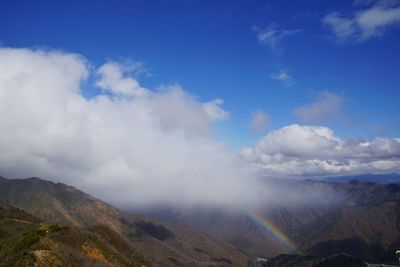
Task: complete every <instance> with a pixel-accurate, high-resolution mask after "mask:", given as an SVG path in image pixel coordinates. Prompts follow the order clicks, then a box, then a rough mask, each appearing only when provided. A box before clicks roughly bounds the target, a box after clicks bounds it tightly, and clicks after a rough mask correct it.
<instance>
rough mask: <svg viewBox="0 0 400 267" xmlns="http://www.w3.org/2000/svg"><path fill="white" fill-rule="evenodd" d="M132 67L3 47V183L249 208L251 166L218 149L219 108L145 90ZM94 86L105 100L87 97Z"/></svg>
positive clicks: (178, 91)
mask: <svg viewBox="0 0 400 267" xmlns="http://www.w3.org/2000/svg"><path fill="white" fill-rule="evenodd" d="M126 69H127V67H126V66H124V65H121V64H119V63H117V62H108V63H106V64H104V65H102V66H100V67H99V68H97V69H94V70H93V67H91V66H89V63H88V62H87V60H86V59H85V58H83V57H82V56H80V55H77V54H70V53H64V52H60V51H42V50H30V49H10V48H0V114H1V115H0V125H1V127H0V175H2V176H5V177H10V178H14V177H31V176H38V177H42V178H46V179H51V180H55V181H62V182H64V183H68V184H72V185H75V186H78V187H79V188H81V189H83V190H85V191H87V192H90V193H92V194H94V195H96V196H98V197H101V198H102V199H105V200H107V201H110V202H112V203H118V204H119V205H144V204H149V205H151V204H157V203H166V202H168V203H170V204H174V205H190V204H191V203H197V204H210V203H212V204H224V203H225V204H226V203H231V204H235V203H236V204H238V202H243V203H245V202H251V201H252V198H253V197H252V196H251V194H250V193H248V192H246V190H247V189H246V188H249V189H248V190H250V188H252V187H253V186H254V185H253V180H252V179H250V178H249V177H252V176H251V174H250V172H249V171H248V170H247V169H246V166H245V165H244V164H243V163H242V162H240V161H239V160H238V158H237V157H236V155H234V154H231V153H228V152H227V151H226V149H225V148H224V145H223V144H221V143H217V142H215V141H213V138H212V135H213V126H212V124H213V121H216V120H224V119H227V117H228V112H226V111H225V110H223V108H222V104H223V101H222V100H221V99H216V100H211V101H209V102H205V103H202V102H200V101H199V100H198V99H197V98H196V97H194V96H192V95H190V94H189V93H188V92H186V91H185V90H184V89H183V88H182V87H180V86H178V85H172V86H161V87H160V88H158V89H157V90H150V89H147V88H143V87H142V86H141V85H140V84H139V82H138V81H137V80H136V79H135V78H133V77H132V76H130V75H129V73H127V71H126ZM89 77H95V78H96V79H97V80H96V82H95V83H96V85H97V86H98V87H99V94H98V95H97V96H95V97H93V98H90V99H87V98H85V97H83V95H82V88H83V86H90V84H87V83H86V81H88V80H89V79H88V78H89Z"/></svg>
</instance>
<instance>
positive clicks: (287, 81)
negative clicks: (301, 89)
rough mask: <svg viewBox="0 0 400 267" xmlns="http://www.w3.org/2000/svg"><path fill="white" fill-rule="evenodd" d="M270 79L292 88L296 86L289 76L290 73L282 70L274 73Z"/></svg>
mask: <svg viewBox="0 0 400 267" xmlns="http://www.w3.org/2000/svg"><path fill="white" fill-rule="evenodd" d="M270 77H271V78H272V79H274V80H277V81H280V82H282V83H283V84H284V85H286V86H289V87H290V86H293V85H294V80H293V78H292V77H291V76H290V75H289V73H288V72H287V71H286V70H280V71H278V72H276V73H272V74H271V75H270Z"/></svg>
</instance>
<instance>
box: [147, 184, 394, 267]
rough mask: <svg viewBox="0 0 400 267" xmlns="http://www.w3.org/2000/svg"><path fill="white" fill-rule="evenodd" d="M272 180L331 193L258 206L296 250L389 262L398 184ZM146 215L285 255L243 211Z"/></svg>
mask: <svg viewBox="0 0 400 267" xmlns="http://www.w3.org/2000/svg"><path fill="white" fill-rule="evenodd" d="M277 183H279V184H281V186H285V184H286V185H287V186H288V187H289V188H293V187H296V188H307V187H309V188H311V189H312V190H315V191H318V190H323V191H322V192H330V193H329V194H331V195H332V194H333V196H334V197H333V198H331V199H324V196H322V197H321V198H319V199H315V200H314V201H306V202H305V201H299V202H291V203H285V201H282V203H279V201H277V203H274V204H273V205H271V204H270V203H266V205H265V206H264V207H262V208H259V211H258V213H259V214H260V216H262V217H263V218H264V219H265V220H266V221H268V222H271V223H272V224H273V225H276V226H277V227H278V228H279V229H280V230H281V231H282V232H283V233H285V235H287V236H288V238H289V239H290V240H292V241H293V243H294V244H296V246H297V248H298V250H299V251H300V252H302V253H311V254H313V255H316V256H327V255H332V254H336V253H341V252H345V253H349V254H352V255H355V256H357V257H359V258H360V259H362V260H365V261H372V262H374V261H375V260H376V261H377V262H380V261H381V260H382V261H391V260H392V258H393V255H394V251H395V245H396V244H398V240H400V184H399V183H396V184H393V183H392V184H378V183H372V182H361V181H351V182H345V183H329V182H321V181H311V180H306V181H293V180H280V181H277ZM260 190H261V189H260ZM288 192H290V191H288ZM329 194H328V195H327V196H329ZM331 197H332V196H331ZM282 198H285V197H284V196H283V197H282ZM149 214H152V215H153V216H156V217H159V218H161V219H162V220H164V221H169V222H174V223H179V224H187V225H190V226H191V227H195V229H198V230H201V231H203V232H206V233H208V234H210V235H212V236H213V237H217V238H219V239H221V240H224V241H228V242H230V243H232V244H235V245H237V246H238V247H240V248H241V249H242V250H244V251H246V252H247V253H249V254H250V255H255V256H261V257H271V256H276V255H278V254H281V253H285V248H284V247H282V246H279V245H280V244H279V243H277V241H276V238H273V236H272V235H271V232H268V231H263V228H262V227H261V226H260V225H257V224H255V223H254V221H253V220H252V218H251V217H252V214H251V213H249V212H248V211H242V212H241V213H240V212H226V211H223V210H218V209H203V210H201V212H199V210H198V209H193V210H174V209H173V208H165V207H164V208H160V209H158V210H157V209H154V210H152V211H150V213H149ZM238 238H239V239H238ZM264 244H269V245H264ZM397 249H398V248H397Z"/></svg>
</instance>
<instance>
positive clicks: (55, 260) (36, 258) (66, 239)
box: [0, 207, 150, 267]
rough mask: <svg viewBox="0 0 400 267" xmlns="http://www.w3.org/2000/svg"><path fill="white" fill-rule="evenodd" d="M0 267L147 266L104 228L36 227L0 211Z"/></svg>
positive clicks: (9, 210)
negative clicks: (98, 264) (102, 264)
mask: <svg viewBox="0 0 400 267" xmlns="http://www.w3.org/2000/svg"><path fill="white" fill-rule="evenodd" d="M0 259H1V261H0V267H16V266H21V267H22V266H23V267H27V266H37V267H48V266H54V267H56V266H94V265H95V263H96V262H97V263H101V262H103V263H107V264H109V265H111V266H132V267H143V266H145V267H146V266H150V264H148V263H147V262H146V261H145V260H144V259H143V258H142V257H141V256H140V255H138V254H137V253H136V252H135V251H133V249H132V247H131V246H130V245H129V244H127V243H126V241H125V240H123V239H122V237H120V236H119V235H118V234H117V233H116V232H114V231H113V230H111V229H109V228H108V227H106V226H96V227H91V228H87V229H83V228H75V227H67V226H60V225H57V224H45V223H40V222H39V220H38V219H36V218H34V217H33V216H30V215H29V214H26V213H24V212H23V211H21V210H19V209H16V208H12V207H7V208H2V207H0Z"/></svg>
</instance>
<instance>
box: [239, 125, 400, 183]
mask: <svg viewBox="0 0 400 267" xmlns="http://www.w3.org/2000/svg"><path fill="white" fill-rule="evenodd" d="M241 154H242V158H243V159H244V160H246V161H247V162H249V163H250V164H252V165H254V166H256V167H257V168H259V170H261V173H263V174H264V175H274V176H285V177H315V176H327V175H349V174H350V175H351V174H362V173H381V172H382V173H383V172H398V171H400V139H399V138H394V139H383V138H376V139H373V140H370V141H366V140H355V139H348V140H343V139H341V138H339V137H337V136H336V135H335V134H334V132H333V131H332V130H331V129H329V128H327V127H320V126H304V125H297V124H294V125H289V126H286V127H283V128H281V129H278V130H275V131H272V132H271V133H269V134H268V135H266V136H265V137H263V138H262V139H261V140H260V141H259V142H258V143H257V144H256V146H255V147H252V148H244V149H242V152H241Z"/></svg>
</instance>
